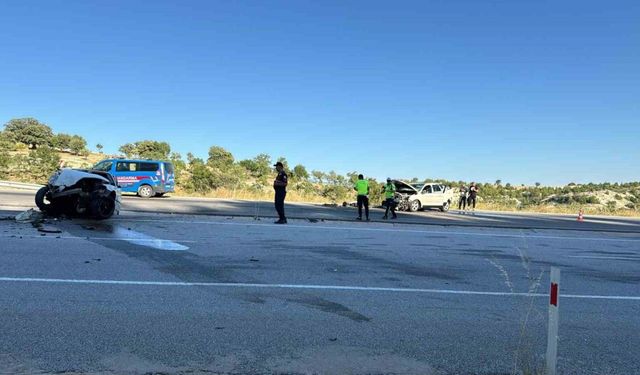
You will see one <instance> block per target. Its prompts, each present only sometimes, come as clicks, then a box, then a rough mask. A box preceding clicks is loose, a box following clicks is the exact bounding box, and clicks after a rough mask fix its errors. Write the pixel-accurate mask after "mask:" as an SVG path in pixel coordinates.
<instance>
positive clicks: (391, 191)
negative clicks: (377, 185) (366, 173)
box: [382, 178, 398, 220]
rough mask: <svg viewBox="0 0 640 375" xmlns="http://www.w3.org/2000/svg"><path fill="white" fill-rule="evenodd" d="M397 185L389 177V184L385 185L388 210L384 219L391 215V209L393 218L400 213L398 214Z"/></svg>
mask: <svg viewBox="0 0 640 375" xmlns="http://www.w3.org/2000/svg"><path fill="white" fill-rule="evenodd" d="M395 196H396V185H394V184H393V182H392V181H391V179H390V178H387V184H386V185H384V197H385V205H386V206H387V210H386V211H385V212H384V216H383V217H382V218H383V219H385V220H386V219H387V218H388V217H389V210H391V214H392V215H393V216H392V219H397V218H398V215H396V201H395Z"/></svg>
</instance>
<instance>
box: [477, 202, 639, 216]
mask: <svg viewBox="0 0 640 375" xmlns="http://www.w3.org/2000/svg"><path fill="white" fill-rule="evenodd" d="M477 208H478V209H479V210H489V211H503V212H522V213H526V212H534V213H547V214H570V215H576V216H578V212H579V211H580V209H583V210H584V215H585V216H586V215H604V216H625V217H640V211H639V210H630V209H615V210H609V209H606V208H595V207H589V205H585V206H581V205H575V204H572V205H544V206H527V207H526V208H517V207H513V206H510V205H506V204H500V203H491V202H478V205H477Z"/></svg>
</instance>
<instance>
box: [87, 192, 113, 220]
mask: <svg viewBox="0 0 640 375" xmlns="http://www.w3.org/2000/svg"><path fill="white" fill-rule="evenodd" d="M115 210H116V201H115V200H114V199H113V198H111V197H102V198H99V199H94V200H92V201H91V203H89V212H90V213H91V217H93V218H95V219H98V220H104V219H108V218H110V217H111V216H113V213H114V212H115Z"/></svg>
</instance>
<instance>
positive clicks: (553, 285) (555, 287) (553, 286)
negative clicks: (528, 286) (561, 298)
mask: <svg viewBox="0 0 640 375" xmlns="http://www.w3.org/2000/svg"><path fill="white" fill-rule="evenodd" d="M549 304H551V305H553V306H556V307H557V306H558V284H556V283H551V298H550V301H549Z"/></svg>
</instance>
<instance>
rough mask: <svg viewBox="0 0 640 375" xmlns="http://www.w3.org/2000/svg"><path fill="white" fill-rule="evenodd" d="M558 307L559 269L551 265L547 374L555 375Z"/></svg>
mask: <svg viewBox="0 0 640 375" xmlns="http://www.w3.org/2000/svg"><path fill="white" fill-rule="evenodd" d="M559 307H560V269H559V268H557V267H551V289H550V292H549V334H548V337H547V368H546V374H547V375H556V364H557V356H558V309H559Z"/></svg>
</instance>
